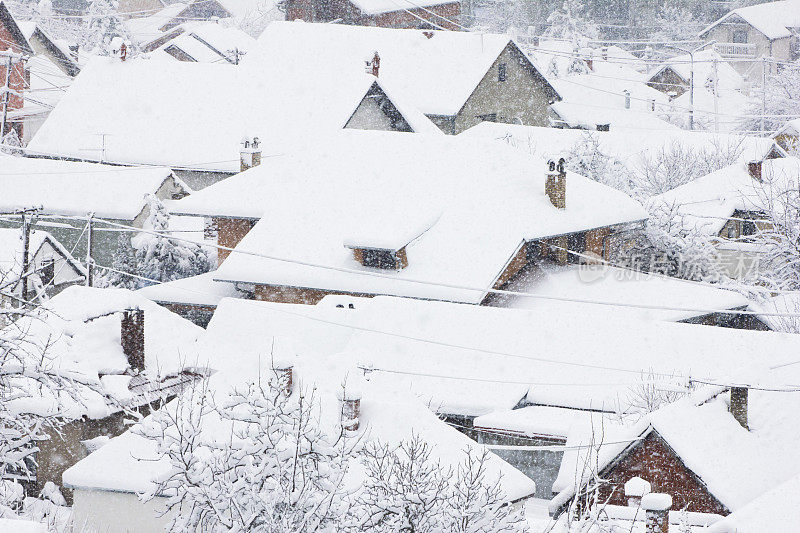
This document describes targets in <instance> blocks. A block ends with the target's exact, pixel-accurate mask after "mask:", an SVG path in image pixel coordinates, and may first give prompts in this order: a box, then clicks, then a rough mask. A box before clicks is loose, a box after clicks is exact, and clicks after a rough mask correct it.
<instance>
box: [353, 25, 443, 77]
mask: <svg viewBox="0 0 800 533" xmlns="http://www.w3.org/2000/svg"><path fill="white" fill-rule="evenodd" d="M431 37H432V35H431ZM428 38H429V39H430V37H428ZM366 63H367V68H366V72H367V74H372V75H373V76H375V77H376V78H377V77H378V73H379V72H380V70H381V56H380V55H378V52H377V51H376V52H375V54H374V55H373V56H372V59H371V60H369V61H366Z"/></svg>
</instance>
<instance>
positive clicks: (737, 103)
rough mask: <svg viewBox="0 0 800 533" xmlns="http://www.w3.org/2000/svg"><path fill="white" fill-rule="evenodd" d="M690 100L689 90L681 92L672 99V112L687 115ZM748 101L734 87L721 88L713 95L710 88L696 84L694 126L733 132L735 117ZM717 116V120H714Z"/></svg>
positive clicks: (707, 129) (736, 125)
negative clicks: (717, 93) (716, 94)
mask: <svg viewBox="0 0 800 533" xmlns="http://www.w3.org/2000/svg"><path fill="white" fill-rule="evenodd" d="M715 100H716V102H715ZM691 102H692V96H691V94H690V92H689V91H687V92H685V93H683V94H682V95H680V96H679V97H678V98H675V99H674V100H673V101H672V103H673V105H674V110H673V113H675V112H680V113H682V114H683V115H684V116H688V114H689V109H692V103H691ZM749 103H750V100H749V99H748V98H747V97H746V96H745V95H744V94H742V93H740V92H739V91H737V90H735V89H722V90H720V91H719V95H718V96H716V97H715V96H714V92H713V91H712V90H709V89H707V88H706V87H702V86H696V87H695V88H694V123H695V128H698V129H700V128H703V129H705V130H706V131H714V129H715V128H719V131H720V132H735V131H736V128H737V127H738V126H739V122H738V120H737V118H736V117H737V115H738V114H740V113H741V111H742V109H746V108H747V106H748V104H749ZM715 109H716V111H715ZM717 113H718V114H717ZM717 117H718V120H715V118H717Z"/></svg>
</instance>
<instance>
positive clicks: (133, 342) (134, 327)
mask: <svg viewBox="0 0 800 533" xmlns="http://www.w3.org/2000/svg"><path fill="white" fill-rule="evenodd" d="M120 341H121V342H122V353H124V354H125V357H127V358H128V365H129V366H130V367H131V370H133V371H134V372H137V373H138V372H142V371H143V370H144V311H143V310H142V309H126V310H125V311H123V312H122V320H121V330H120Z"/></svg>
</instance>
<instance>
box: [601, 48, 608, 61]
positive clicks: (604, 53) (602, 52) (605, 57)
mask: <svg viewBox="0 0 800 533" xmlns="http://www.w3.org/2000/svg"><path fill="white" fill-rule="evenodd" d="M601 54H602V55H603V61H608V46H604V47H603V48H601Z"/></svg>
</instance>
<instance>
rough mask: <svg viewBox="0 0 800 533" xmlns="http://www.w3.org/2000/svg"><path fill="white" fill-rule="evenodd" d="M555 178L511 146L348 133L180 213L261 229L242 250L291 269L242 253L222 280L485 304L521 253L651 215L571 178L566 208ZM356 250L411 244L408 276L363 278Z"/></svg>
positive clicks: (178, 208)
mask: <svg viewBox="0 0 800 533" xmlns="http://www.w3.org/2000/svg"><path fill="white" fill-rule="evenodd" d="M545 169H546V161H545V160H544V159H540V158H539V157H531V156H528V155H526V154H523V153H522V152H520V151H518V150H515V149H513V148H511V147H508V146H506V145H505V144H504V143H502V142H495V141H485V140H474V139H469V138H465V137H464V138H462V137H450V136H445V135H436V136H425V135H410V134H400V133H388V132H376V131H355V130H344V131H340V132H337V134H336V135H334V136H331V137H330V138H327V139H326V140H325V141H324V142H321V143H319V144H317V145H315V146H313V147H311V148H309V149H307V150H304V151H299V152H297V153H294V154H291V155H287V156H284V157H274V158H267V159H264V160H262V163H261V165H260V166H258V167H255V168H253V169H250V170H248V171H246V172H244V173H242V174H240V175H238V176H234V177H232V178H228V180H225V181H223V182H221V183H219V184H218V185H215V186H213V187H210V188H207V189H206V190H204V191H201V192H200V193H198V195H197V198H196V199H195V200H193V201H188V202H185V203H184V201H183V200H181V201H179V202H173V203H172V205H171V209H172V210H173V212H177V213H184V214H196V215H197V214H199V215H213V214H221V213H225V214H226V215H227V216H234V217H245V218H248V217H249V218H258V217H261V221H260V222H259V223H258V224H256V226H255V227H254V228H253V229H252V230H251V231H250V232H249V233H248V234H247V236H245V238H244V239H243V240H242V242H241V243H239V245H238V247H237V249H239V250H247V251H250V252H254V253H256V254H266V255H267V256H272V257H277V258H281V259H288V260H290V261H292V262H287V261H280V260H274V259H266V258H263V257H256V256H252V255H246V254H243V253H233V254H232V255H231V256H230V257H228V258H227V259H226V260H225V262H224V263H223V264H222V266H221V267H220V269H219V270H217V272H216V276H215V279H219V280H225V281H231V282H245V283H261V284H268V285H285V286H293V287H307V288H319V289H334V290H340V291H347V292H355V293H368V294H392V295H398V296H414V297H424V298H435V299H444V300H453V301H464V302H469V303H477V302H480V301H481V300H482V299H483V297H484V294H483V292H484V289H488V288H490V287H491V286H492V285H494V283H495V280H496V278H497V277H498V276H499V275H500V274H501V272H502V271H503V269H504V268H505V265H506V263H507V262H508V261H509V260H510V259H511V258H512V256H513V255H514V254H515V253H516V252H517V250H518V248H519V247H520V246H521V245H522V243H523V241H529V240H537V239H542V238H545V237H551V236H556V235H563V234H567V233H574V232H579V231H585V230H589V229H594V228H600V227H605V226H611V225H616V224H623V223H629V222H635V221H640V220H643V219H644V218H646V216H647V215H646V213H645V211H644V210H643V208H642V207H641V205H640V204H639V203H638V202H636V201H635V200H633V199H631V198H630V197H628V196H627V195H625V194H624V193H621V192H619V191H617V190H614V189H612V188H610V187H607V186H605V185H601V184H599V183H598V182H596V181H593V180H591V179H588V178H585V177H583V176H579V175H577V174H573V173H568V176H567V183H568V185H567V207H566V209H557V208H556V207H554V206H553V205H552V203H550V200H549V199H548V198H547V196H546V195H545V191H544V181H545V178H544V172H545ZM234 180H235V181H234ZM363 228H366V231H365V230H364V229H363ZM354 237H355V238H363V243H362V244H361V246H363V247H375V246H376V245H377V244H380V247H388V248H390V249H396V248H398V247H401V246H403V245H405V244H406V243H408V242H409V241H408V239H409V237H410V238H413V239H414V240H413V241H412V242H410V243H409V244H408V246H406V253H407V257H408V266H407V267H406V268H403V269H402V270H400V271H385V270H384V271H376V270H374V269H371V268H368V267H363V266H361V265H360V264H359V263H358V262H356V261H355V259H354V257H353V252H352V250H350V249H348V248H347V247H346V246H345V245H347V246H350V247H359V245H358V243H357V242H356V241H355V240H354ZM466 255H468V256H469V257H470V260H469V261H454V258H458V257H465V256H466ZM308 263H311V264H316V265H324V266H325V267H328V268H319V267H315V266H311V265H308ZM361 272H363V273H365V274H367V275H364V274H361ZM372 273H379V274H380V275H381V276H382V277H379V276H370V275H369V274H372ZM412 280H417V281H416V282H414V281H412ZM419 281H424V282H425V283H419ZM435 284H446V285H449V286H435ZM459 287H461V288H459Z"/></svg>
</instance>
